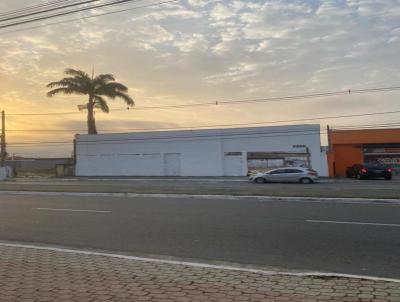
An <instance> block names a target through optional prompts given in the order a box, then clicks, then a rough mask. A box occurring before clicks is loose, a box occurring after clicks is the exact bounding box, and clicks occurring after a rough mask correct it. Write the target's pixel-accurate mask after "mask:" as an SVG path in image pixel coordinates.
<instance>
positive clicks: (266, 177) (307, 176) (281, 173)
mask: <svg viewBox="0 0 400 302" xmlns="http://www.w3.org/2000/svg"><path fill="white" fill-rule="evenodd" d="M317 179H318V173H317V171H315V170H313V169H309V168H300V167H294V168H292V167H290V168H279V169H274V170H271V171H268V172H265V173H257V174H255V175H252V176H250V178H249V180H250V181H252V182H255V183H266V182H297V183H302V184H311V183H314V182H315V181H316V180H317Z"/></svg>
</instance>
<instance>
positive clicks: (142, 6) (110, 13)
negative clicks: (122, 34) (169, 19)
mask: <svg viewBox="0 0 400 302" xmlns="http://www.w3.org/2000/svg"><path fill="white" fill-rule="evenodd" d="M178 1H179V0H167V1H160V2H155V3H151V4H147V5H141V6H135V7H131V8H127V9H121V10H115V11H111V12H105V13H100V14H94V15H91V16H85V17H80V18H74V19H68V20H63V21H59V22H53V23H47V24H43V25H37V26H31V27H25V28H21V29H16V30H9V31H5V32H0V35H6V34H11V33H16V32H21V31H26V30H31V29H38V28H43V27H48V26H53V25H59V24H64V23H71V22H74V21H79V20H86V19H91V18H96V17H101V16H106V15H112V14H117V13H123V12H128V11H132V10H137V9H141V8H147V7H152V6H158V5H162V4H167V3H174V2H178Z"/></svg>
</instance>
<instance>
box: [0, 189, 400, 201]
mask: <svg viewBox="0 0 400 302" xmlns="http://www.w3.org/2000/svg"><path fill="white" fill-rule="evenodd" d="M0 195H31V196H72V197H74V196H80V197H125V198H134V197H142V198H198V199H200V198H201V199H218V200H224V199H226V200H241V199H255V200H259V201H296V202H314V203H325V202H336V203H343V204H366V203H368V204H375V205H400V199H393V198H392V199H389V198H388V199H386V198H352V197H295V196H260V195H211V194H209V195H207V194H199V195H196V194H172V193H171V194H168V193H165V194H164V193H100V192H97V193H94V192H65V191H64V192H54V191H53V192H46V191H2V190H0Z"/></svg>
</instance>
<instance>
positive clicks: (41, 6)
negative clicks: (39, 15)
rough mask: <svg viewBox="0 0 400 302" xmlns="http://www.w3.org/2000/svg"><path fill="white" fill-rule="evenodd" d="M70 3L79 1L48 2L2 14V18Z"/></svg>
mask: <svg viewBox="0 0 400 302" xmlns="http://www.w3.org/2000/svg"><path fill="white" fill-rule="evenodd" d="M68 2H77V0H57V1H50V2H46V3H42V4H36V5H32V6H26V7H23V8H18V9H14V10H10V11H6V12H3V13H0V17H1V16H10V15H18V14H20V13H24V12H27V11H36V10H38V9H41V8H46V7H52V6H56V5H60V4H62V3H68Z"/></svg>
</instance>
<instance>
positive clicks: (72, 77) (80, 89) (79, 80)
mask: <svg viewBox="0 0 400 302" xmlns="http://www.w3.org/2000/svg"><path fill="white" fill-rule="evenodd" d="M65 74H66V75H68V76H69V77H66V78H63V79H61V80H60V81H57V82H52V83H50V84H48V85H47V88H54V89H52V90H50V91H49V92H48V93H47V96H48V97H52V96H54V95H56V94H59V93H64V94H80V95H87V96H88V103H87V104H86V105H80V106H78V108H79V109H80V110H82V109H87V111H88V115H87V126H88V134H97V130H96V121H95V118H94V110H95V108H98V109H100V110H101V111H103V112H105V113H109V112H110V109H109V107H108V105H107V102H106V100H105V99H104V97H106V98H110V99H115V98H121V99H122V100H124V101H125V103H126V104H127V105H128V106H133V105H134V104H135V103H134V101H133V99H132V98H131V97H130V96H129V95H128V88H127V87H126V86H125V85H122V84H121V83H118V82H116V81H115V78H114V76H113V75H112V74H100V75H98V76H96V77H94V76H92V77H90V76H89V75H88V74H87V73H86V72H84V71H81V70H75V69H66V70H65Z"/></svg>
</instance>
